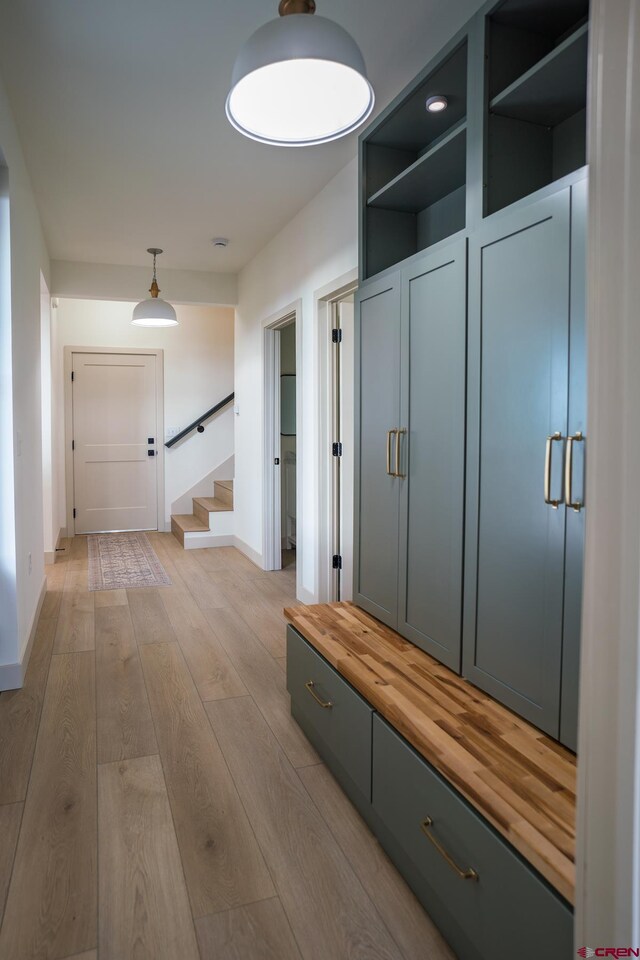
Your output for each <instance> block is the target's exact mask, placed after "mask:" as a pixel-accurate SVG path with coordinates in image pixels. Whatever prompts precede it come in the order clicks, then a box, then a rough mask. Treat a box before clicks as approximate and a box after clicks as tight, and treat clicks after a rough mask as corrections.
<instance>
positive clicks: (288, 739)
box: [0, 534, 451, 960]
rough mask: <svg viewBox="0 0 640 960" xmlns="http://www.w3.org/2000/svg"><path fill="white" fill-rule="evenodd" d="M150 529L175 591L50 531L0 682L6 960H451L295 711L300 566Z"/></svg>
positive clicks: (0, 945) (2, 948)
mask: <svg viewBox="0 0 640 960" xmlns="http://www.w3.org/2000/svg"><path fill="white" fill-rule="evenodd" d="M150 540H151V542H152V543H153V546H154V549H155V550H156V551H157V553H158V555H159V556H160V559H161V561H162V563H163V564H164V566H165V568H166V570H167V572H168V574H169V576H170V577H171V579H172V581H173V583H172V586H167V587H162V588H158V589H146V590H144V589H139V590H126V591H125V590H114V591H100V592H89V591H88V590H87V541H86V538H85V537H76V538H74V539H73V540H72V541H65V542H64V543H63V544H62V546H63V547H64V550H63V551H62V552H61V553H60V554H59V555H58V560H57V562H56V564H55V565H54V566H52V567H50V568H48V569H47V577H48V588H49V589H48V592H47V596H46V598H45V602H44V604H43V608H42V616H41V618H40V622H39V625H38V629H37V634H36V639H35V642H34V649H33V653H32V656H31V662H30V664H29V669H28V671H27V677H26V682H25V685H24V687H23V689H22V690H19V691H10V692H6V693H2V694H0V922H1V926H0V957H1V958H2V960H5V958H7V960H130V958H131V960H134V958H135V960H147V958H148V960H178V958H179V960H316V958H322V960H451V954H450V952H449V951H448V949H447V947H446V946H445V945H444V943H443V942H442V940H441V938H440V937H439V934H438V933H437V931H436V930H435V928H434V927H433V924H432V923H431V921H430V920H429V918H428V917H427V916H426V914H425V913H424V912H423V911H422V910H421V908H420V907H419V905H418V904H417V902H416V901H415V899H414V897H413V895H412V894H411V892H410V891H409V890H408V888H407V887H406V885H405V884H404V881H403V880H402V879H401V877H400V876H399V874H398V873H397V872H396V870H395V868H394V867H393V866H392V865H391V863H390V862H389V861H388V859H387V858H386V856H385V855H384V853H383V852H382V850H381V849H380V847H379V845H378V844H377V841H376V840H375V839H374V838H373V836H372V835H371V833H370V832H369V830H368V828H367V827H366V826H365V824H364V822H363V821H362V820H361V818H360V817H359V816H358V814H357V813H356V811H355V810H354V809H353V807H352V806H351V804H350V803H349V801H348V800H347V799H346V797H345V796H344V794H343V793H342V792H341V791H340V789H339V788H338V787H337V785H336V784H335V782H334V780H333V779H332V777H331V775H330V774H329V773H328V772H327V770H326V768H325V767H324V766H323V765H322V764H321V763H320V761H319V758H318V756H317V754H316V753H315V751H314V750H313V748H312V747H311V745H310V744H309V743H308V741H307V740H306V738H305V737H304V735H303V734H302V732H301V731H300V729H299V727H298V726H297V724H296V723H295V722H294V721H293V720H292V719H291V717H290V713H289V698H288V695H287V693H286V678H285V671H284V669H283V667H284V663H283V660H282V655H283V652H284V636H285V621H284V616H283V606H285V605H286V604H291V603H293V602H295V597H294V593H295V568H294V567H292V566H288V567H287V568H286V569H285V570H283V571H281V572H279V573H265V572H264V571H262V570H260V569H258V567H256V566H255V565H254V564H252V563H251V561H249V560H248V559H247V558H246V557H244V556H243V555H242V554H240V553H239V552H238V551H236V550H234V549H233V548H230V547H223V548H217V549H213V550H198V551H193V552H189V553H185V552H184V551H183V550H182V548H181V547H180V545H179V544H178V543H177V542H176V540H175V538H173V537H172V536H171V535H169V534H150ZM336 813H337V816H336ZM3 908H4V909H3Z"/></svg>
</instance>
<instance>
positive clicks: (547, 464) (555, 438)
mask: <svg viewBox="0 0 640 960" xmlns="http://www.w3.org/2000/svg"><path fill="white" fill-rule="evenodd" d="M561 440H562V434H561V433H560V431H559V430H556V432H555V433H553V434H552V435H551V436H550V437H547V447H546V451H545V457H544V502H545V503H548V504H549V506H550V507H553V509H554V510H557V509H558V507H559V505H560V504H561V503H562V500H552V499H551V459H552V456H553V454H552V448H553V444H554V443H559V442H560V441H561Z"/></svg>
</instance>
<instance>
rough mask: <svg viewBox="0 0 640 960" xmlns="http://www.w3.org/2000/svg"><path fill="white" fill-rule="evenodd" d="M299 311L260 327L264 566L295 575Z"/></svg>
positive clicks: (297, 493) (296, 310)
mask: <svg viewBox="0 0 640 960" xmlns="http://www.w3.org/2000/svg"><path fill="white" fill-rule="evenodd" d="M297 321H298V309H297V308H296V307H295V306H292V307H289V308H288V309H287V310H286V311H283V312H282V313H280V314H277V315H276V316H275V317H271V318H270V319H269V320H266V321H265V322H264V324H263V327H264V528H263V536H264V564H265V569H267V570H281V569H283V568H287V569H289V570H295V571H296V580H298V577H299V569H298V564H297V563H296V557H297V555H298V551H299V549H300V546H299V537H298V529H299V528H300V517H299V510H300V506H299V505H300V496H299V494H300V490H299V486H300V485H299V482H298V464H299V462H300V459H301V437H300V424H299V421H300V417H299V412H300V399H299V398H300V384H299V377H298V376H297V373H298V371H299V367H300V353H299V351H300V343H299V338H298V333H299V330H298V327H299V324H298V322H297Z"/></svg>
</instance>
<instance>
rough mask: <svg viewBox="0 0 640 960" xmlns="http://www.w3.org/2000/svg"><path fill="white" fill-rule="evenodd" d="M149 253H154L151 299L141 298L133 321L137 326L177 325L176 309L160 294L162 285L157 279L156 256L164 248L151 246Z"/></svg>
mask: <svg viewBox="0 0 640 960" xmlns="http://www.w3.org/2000/svg"><path fill="white" fill-rule="evenodd" d="M147 253H151V254H153V280H152V281H151V286H150V287H149V293H150V294H151V297H150V299H149V300H141V301H140V303H139V304H138V306H137V307H134V308H133V318H132V320H131V323H132V324H133V325H134V326H136V327H176V326H177V325H178V319H177V317H176V312H175V310H174V309H173V307H172V306H171V304H170V303H167V301H166V300H161V299H160V297H159V296H158V294H159V293H160V287H159V286H158V281H157V280H156V257H157V256H159V255H160V254H161V253H162V250H160V248H159V247H149V249H148V250H147Z"/></svg>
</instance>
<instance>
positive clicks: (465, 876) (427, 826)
mask: <svg viewBox="0 0 640 960" xmlns="http://www.w3.org/2000/svg"><path fill="white" fill-rule="evenodd" d="M432 826H433V820H432V819H431V817H425V819H424V820H423V821H422V823H421V824H420V829H421V830H422V832H423V833H424V835H425V837H426V838H427V840H429V842H430V843H432V844H433V845H434V847H435V848H436V850H437V851H438V853H439V854H440V856H441V857H442V858H443V859H444V860H446V861H447V863H448V864H449V866H450V867H451V869H452V870H453V871H454V873H457V874H458V876H459V877H460V879H461V880H479V879H480V877H479V875H478V874H477V873H476V871H475V870H474V869H473V867H469V869H468V870H461V869H460V867H459V866H458V864H457V863H456V862H455V860H454V859H453V857H452V856H451V854H449V853H447V851H446V850H445V848H444V847H443V846H442V844H441V843H440V841H439V840H437V839H436V838H435V837H434V835H433V834H432V833H431V827H432Z"/></svg>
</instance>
